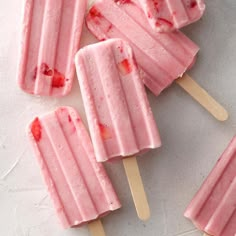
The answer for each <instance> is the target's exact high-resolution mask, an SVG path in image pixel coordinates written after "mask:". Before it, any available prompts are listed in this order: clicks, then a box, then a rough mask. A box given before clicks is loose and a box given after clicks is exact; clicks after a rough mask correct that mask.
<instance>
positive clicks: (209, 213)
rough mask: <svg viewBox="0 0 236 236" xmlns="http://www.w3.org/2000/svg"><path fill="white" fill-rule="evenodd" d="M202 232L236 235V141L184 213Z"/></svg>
mask: <svg viewBox="0 0 236 236" xmlns="http://www.w3.org/2000/svg"><path fill="white" fill-rule="evenodd" d="M184 215H185V217H187V218H189V219H190V220H191V221H192V222H193V224H194V225H195V226H196V227H197V228H199V229H200V230H202V231H204V232H206V233H208V234H209V235H214V236H235V234H236V137H234V138H233V140H232V141H231V143H230V144H229V146H228V147H227V149H226V150H225V152H224V153H223V154H222V156H221V158H220V159H219V160H218V162H217V163H216V165H215V167H214V169H213V170H212V172H211V173H210V175H209V176H208V178H207V179H206V180H205V182H204V183H203V185H202V187H201V188H200V190H199V191H198V192H197V194H196V195H195V197H194V198H193V200H192V201H191V203H190V205H189V206H188V208H187V209H186V211H185V213H184Z"/></svg>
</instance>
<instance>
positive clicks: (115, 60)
mask: <svg viewBox="0 0 236 236" xmlns="http://www.w3.org/2000/svg"><path fill="white" fill-rule="evenodd" d="M75 64H76V70H77V77H78V79H79V83H80V88H81V94H82V97H83V102H84V107H85V111H86V115H87V119H88V124H89V129H90V134H91V138H92V142H93V145H94V149H95V154H96V158H97V160H98V161H100V162H101V161H107V160H113V159H117V158H122V157H127V156H131V155H135V154H138V153H140V152H143V151H147V150H148V149H150V148H157V147H159V146H160V145H161V141H160V137H159V133H158V130H157V127H156V123H155V121H154V117H153V114H152V111H151V108H150V106H149V103H148V100H147V96H146V93H145V89H144V86H143V84H142V81H141V79H140V76H139V73H138V69H137V66H136V63H135V61H134V58H133V53H132V49H131V47H130V46H129V45H128V44H127V43H126V42H124V41H123V40H121V39H111V40H107V41H105V42H101V43H97V44H94V45H89V46H87V47H85V48H82V49H80V51H79V52H78V54H77V55H76V59H75Z"/></svg>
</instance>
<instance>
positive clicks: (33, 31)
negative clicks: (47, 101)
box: [17, 0, 87, 96]
mask: <svg viewBox="0 0 236 236" xmlns="http://www.w3.org/2000/svg"><path fill="white" fill-rule="evenodd" d="M86 7H87V0H80V1H74V0H57V1H55V0H47V1H45V0H44V1H42V0H25V1H24V15H23V31H22V39H21V45H20V60H19V66H18V67H19V68H18V74H17V77H18V84H19V86H20V88H21V89H22V90H24V91H25V92H27V93H30V94H35V95H44V96H64V95H66V94H68V93H69V92H70V90H71V86H72V81H73V78H74V75H75V66H74V55H75V53H76V52H77V50H78V48H79V42H80V36H81V31H82V25H83V21H84V14H85V11H86Z"/></svg>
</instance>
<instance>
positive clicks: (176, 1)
mask: <svg viewBox="0 0 236 236" xmlns="http://www.w3.org/2000/svg"><path fill="white" fill-rule="evenodd" d="M138 1H139V4H140V6H141V8H142V9H143V11H144V13H145V15H146V17H147V19H148V21H149V24H150V25H151V27H152V28H153V29H154V30H156V31H157V32H166V31H172V30H175V29H180V28H182V27H183V26H186V25H189V24H191V23H193V22H195V21H197V20H199V19H200V18H201V17H202V15H203V13H204V11H205V4H204V1H203V0H138Z"/></svg>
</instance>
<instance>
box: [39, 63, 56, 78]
mask: <svg viewBox="0 0 236 236" xmlns="http://www.w3.org/2000/svg"><path fill="white" fill-rule="evenodd" d="M40 72H41V73H42V74H44V75H47V76H52V75H53V69H50V68H49V66H48V65H47V64H46V63H42V64H41V67H40Z"/></svg>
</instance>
